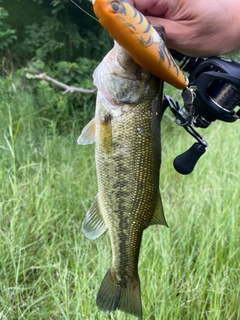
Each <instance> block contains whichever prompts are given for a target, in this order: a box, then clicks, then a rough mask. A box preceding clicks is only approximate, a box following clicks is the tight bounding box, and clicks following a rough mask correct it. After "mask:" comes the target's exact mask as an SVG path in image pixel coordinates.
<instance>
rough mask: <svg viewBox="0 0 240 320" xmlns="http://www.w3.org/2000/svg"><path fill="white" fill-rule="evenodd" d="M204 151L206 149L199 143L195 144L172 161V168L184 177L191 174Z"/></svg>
mask: <svg viewBox="0 0 240 320" xmlns="http://www.w3.org/2000/svg"><path fill="white" fill-rule="evenodd" d="M205 151H206V147H204V146H203V145H202V144H201V143H197V142H195V143H194V144H193V145H192V146H191V148H189V149H188V150H187V151H185V152H184V153H182V154H180V155H179V156H177V157H176V158H175V159H174V161H173V166H174V168H175V170H176V171H177V172H178V173H180V174H184V175H186V174H189V173H191V172H192V171H193V169H194V167H195V165H196V163H197V162H198V160H199V159H200V157H201V156H202V155H203V154H204V153H205Z"/></svg>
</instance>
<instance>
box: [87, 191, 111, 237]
mask: <svg viewBox="0 0 240 320" xmlns="http://www.w3.org/2000/svg"><path fill="white" fill-rule="evenodd" d="M106 229H107V227H106V225H105V223H104V221H103V217H102V215H101V212H100V209H99V205H98V196H96V198H95V199H94V201H93V203H92V205H91V207H90V209H89V210H88V212H87V214H86V217H85V219H84V221H83V225H82V232H83V233H84V235H85V236H86V237H87V238H88V239H91V240H93V239H96V238H98V237H99V236H100V235H101V234H103V233H104V231H105V230H106Z"/></svg>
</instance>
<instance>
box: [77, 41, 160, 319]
mask: <svg viewBox="0 0 240 320" xmlns="http://www.w3.org/2000/svg"><path fill="white" fill-rule="evenodd" d="M94 83H95V84H96V86H97V88H98V95H97V103H96V113H95V120H94V121H91V122H90V125H89V126H87V127H86V128H85V129H84V130H83V132H82V134H81V136H80V137H79V140H78V143H79V144H87V143H91V142H94V141H95V142H96V148H95V157H96V169H97V181H98V195H97V197H96V198H95V201H94V202H93V205H92V206H91V208H90V209H89V211H88V213H87V214H86V217H85V220H84V222H83V232H84V234H85V235H86V236H87V237H88V238H90V239H95V238H97V237H98V236H100V235H101V234H102V233H103V232H104V231H105V229H106V228H107V229H108V230H109V236H110V240H111V247H112V266H111V267H110V268H109V270H108V272H107V273H106V276H105V278H104V279H103V282H102V284H101V287H100V289H99V292H98V295H97V300H96V303H97V306H98V307H99V309H100V310H103V311H105V312H112V311H115V310H116V309H119V310H121V311H124V312H126V313H129V314H133V315H135V316H137V317H138V318H139V319H142V306H141V294H140V280H139V275H138V259H139V251H140V246H141V239H142V234H143V231H144V229H146V228H147V227H148V226H149V225H151V224H162V225H166V221H165V218H164V214H163V208H162V202H161V197H160V192H159V170H160V162H161V150H160V149H161V146H160V113H161V111H160V103H161V96H162V81H161V80H160V79H159V78H157V77H155V76H153V75H152V74H150V73H149V72H147V71H146V70H144V69H142V68H141V67H140V66H139V65H137V64H136V63H135V61H134V60H133V59H132V58H131V57H130V56H129V54H128V53H127V52H126V51H125V50H123V49H122V48H121V47H120V46H119V45H118V44H117V43H115V44H114V48H113V49H112V50H111V51H110V52H109V53H108V54H107V56H106V57H105V58H104V59H103V61H102V63H101V64H100V65H99V66H98V68H97V69H96V70H95V72H94ZM93 126H94V129H93ZM93 133H94V137H89V135H90V136H91V135H92V136H93Z"/></svg>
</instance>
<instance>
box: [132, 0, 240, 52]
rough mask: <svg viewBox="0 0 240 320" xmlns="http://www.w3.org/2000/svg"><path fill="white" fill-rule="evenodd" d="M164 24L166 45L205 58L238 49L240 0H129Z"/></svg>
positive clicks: (239, 38)
mask: <svg viewBox="0 0 240 320" xmlns="http://www.w3.org/2000/svg"><path fill="white" fill-rule="evenodd" d="M128 2H129V3H131V4H132V5H133V6H134V7H135V8H136V9H138V10H139V11H141V12H142V13H143V14H144V15H145V16H146V17H147V19H148V21H149V22H150V23H152V24H159V25H162V26H164V28H165V31H166V43H167V46H168V47H169V48H172V49H175V50H177V51H179V52H182V53H183V54H186V55H189V56H197V57H208V56H213V55H220V54H223V53H227V52H232V51H235V50H239V49H240V23H239V14H240V1H239V0H212V1H209V0H200V1H196V0H128Z"/></svg>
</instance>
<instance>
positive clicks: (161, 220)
mask: <svg viewBox="0 0 240 320" xmlns="http://www.w3.org/2000/svg"><path fill="white" fill-rule="evenodd" d="M154 224H161V225H163V226H166V227H168V224H167V222H166V219H165V216H164V211H163V205H162V199H161V195H160V193H159V194H158V196H157V199H156V206H155V211H154V215H153V217H152V220H151V222H150V224H149V225H150V226H151V225H154Z"/></svg>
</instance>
